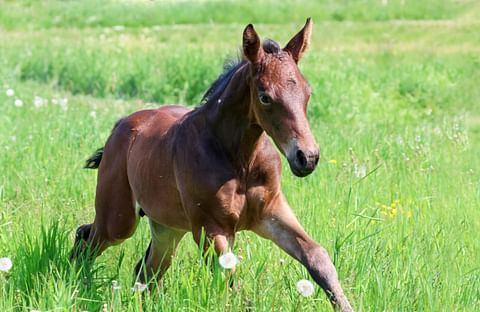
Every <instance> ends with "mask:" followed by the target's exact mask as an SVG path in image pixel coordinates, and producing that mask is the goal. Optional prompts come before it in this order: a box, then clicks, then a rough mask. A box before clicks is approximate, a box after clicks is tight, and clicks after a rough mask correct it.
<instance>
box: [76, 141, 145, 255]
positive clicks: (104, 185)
mask: <svg viewBox="0 0 480 312" xmlns="http://www.w3.org/2000/svg"><path fill="white" fill-rule="evenodd" d="M105 152H106V154H105V155H104V157H105V156H106V157H107V158H108V156H109V155H108V153H107V152H108V149H106V151H105ZM108 160H109V161H108V162H105V163H104V161H103V160H102V166H101V167H100V171H99V174H98V182H97V191H96V198H95V220H94V221H93V223H92V224H87V225H82V226H80V227H79V228H78V229H77V235H76V238H75V245H74V249H73V251H72V253H71V259H72V260H75V259H76V258H78V257H79V256H87V257H88V258H95V257H97V256H99V255H100V254H101V253H102V252H103V251H104V250H105V249H107V248H108V247H110V246H112V245H116V244H119V243H121V242H122V241H124V240H125V239H127V238H129V237H131V236H132V235H133V233H134V232H135V230H136V228H137V224H138V220H139V217H138V215H137V214H136V213H135V208H134V204H133V203H134V201H133V196H132V191H131V189H130V185H129V183H128V177H127V173H126V170H121V169H122V168H125V167H126V166H125V160H124V159H122V157H120V155H118V154H117V155H113V157H111V159H108ZM87 251H89V252H87Z"/></svg>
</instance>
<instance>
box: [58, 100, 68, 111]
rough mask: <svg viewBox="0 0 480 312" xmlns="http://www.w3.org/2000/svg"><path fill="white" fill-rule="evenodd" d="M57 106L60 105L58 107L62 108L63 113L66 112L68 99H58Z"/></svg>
mask: <svg viewBox="0 0 480 312" xmlns="http://www.w3.org/2000/svg"><path fill="white" fill-rule="evenodd" d="M58 105H60V107H61V108H62V110H63V111H67V110H68V99H67V98H63V99H59V100H58Z"/></svg>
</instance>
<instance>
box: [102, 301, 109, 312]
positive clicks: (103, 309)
mask: <svg viewBox="0 0 480 312" xmlns="http://www.w3.org/2000/svg"><path fill="white" fill-rule="evenodd" d="M102 312H108V304H106V303H104V304H103V308H102Z"/></svg>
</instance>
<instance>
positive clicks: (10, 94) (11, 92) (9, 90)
mask: <svg viewBox="0 0 480 312" xmlns="http://www.w3.org/2000/svg"><path fill="white" fill-rule="evenodd" d="M5 94H6V95H7V96H14V95H15V91H13V89H12V88H8V89H7V90H6V91H5Z"/></svg>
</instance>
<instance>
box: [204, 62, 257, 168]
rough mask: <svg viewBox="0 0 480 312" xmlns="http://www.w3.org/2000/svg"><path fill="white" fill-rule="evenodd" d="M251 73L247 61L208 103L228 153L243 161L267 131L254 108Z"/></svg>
mask: <svg viewBox="0 0 480 312" xmlns="http://www.w3.org/2000/svg"><path fill="white" fill-rule="evenodd" d="M248 75H249V65H248V64H245V65H243V66H242V67H240V68H239V69H238V70H237V72H236V73H235V74H234V75H233V77H232V79H231V80H230V82H229V83H228V84H227V86H226V87H225V89H224V91H223V92H220V93H219V94H218V95H217V96H215V97H214V98H212V99H209V101H208V102H207V103H206V104H205V105H204V113H205V116H206V120H207V123H208V125H209V126H210V127H211V128H212V133H213V134H214V135H215V137H216V138H217V140H218V142H219V143H220V144H221V145H222V147H223V148H224V150H225V152H226V153H227V155H230V156H231V157H232V158H233V159H236V160H239V161H241V162H242V163H245V162H248V161H249V159H250V158H251V156H252V154H253V153H254V150H255V148H256V147H257V144H256V143H257V142H258V139H259V138H260V136H261V134H262V133H263V129H262V128H261V127H260V126H259V125H258V123H257V122H256V120H255V118H254V114H253V111H252V103H251V102H252V99H251V92H250V86H249V84H248Z"/></svg>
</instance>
